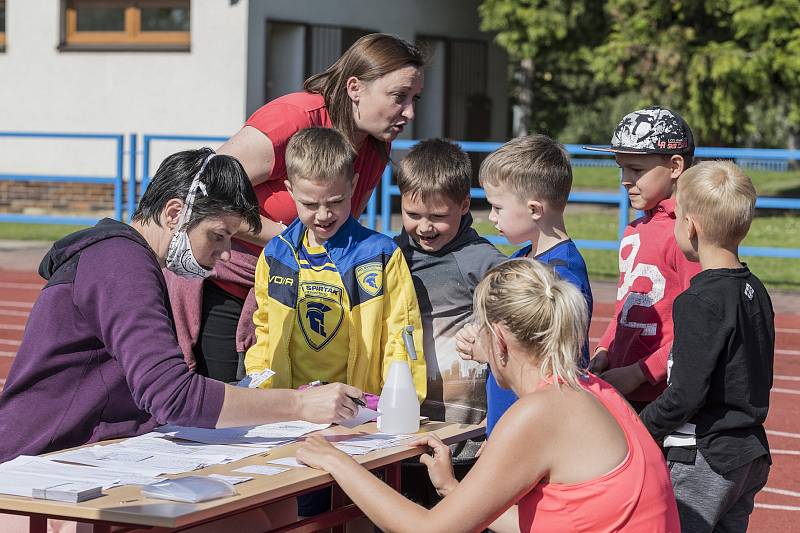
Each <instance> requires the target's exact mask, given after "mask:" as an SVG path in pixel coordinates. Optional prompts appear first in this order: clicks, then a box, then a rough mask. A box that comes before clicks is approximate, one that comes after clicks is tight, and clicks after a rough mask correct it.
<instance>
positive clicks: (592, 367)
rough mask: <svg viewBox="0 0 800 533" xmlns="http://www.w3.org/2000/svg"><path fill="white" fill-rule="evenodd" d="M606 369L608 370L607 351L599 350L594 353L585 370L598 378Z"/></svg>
mask: <svg viewBox="0 0 800 533" xmlns="http://www.w3.org/2000/svg"><path fill="white" fill-rule="evenodd" d="M606 368H608V350H606V349H605V348H600V349H598V350H597V351H596V352H594V357H592V360H591V361H589V366H588V368H587V369H586V370H588V371H589V372H591V373H592V374H595V375H598V376H599V375H600V374H601V373H602V372H604V371H605V369H606Z"/></svg>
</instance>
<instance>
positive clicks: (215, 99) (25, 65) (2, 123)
mask: <svg viewBox="0 0 800 533" xmlns="http://www.w3.org/2000/svg"><path fill="white" fill-rule="evenodd" d="M6 10H7V11H6V29H7V31H6V37H7V39H6V51H5V52H4V53H0V131H40V132H109V133H127V132H143V133H172V134H210V135H221V136H228V135H230V134H232V133H234V132H235V131H237V130H238V129H239V128H240V127H241V124H242V122H243V121H244V119H245V86H246V72H247V69H246V61H247V43H248V38H247V16H248V2H247V1H246V0H241V1H236V0H234V1H231V0H193V1H192V5H191V38H192V44H191V51H189V52H161V51H151V52H145V51H125V52H123V51H119V52H115V51H104V52H98V51H81V52H79V51H66V50H64V51H60V50H59V49H58V45H59V41H60V35H61V32H62V29H61V20H62V13H61V2H59V1H58V0H23V1H11V2H6ZM195 144H196V143H195ZM171 148H172V147H170V149H169V150H168V151H172V150H171ZM140 149H141V147H140ZM115 155H116V154H115V150H114V145H113V143H112V142H108V141H80V142H76V141H50V140H30V139H28V140H8V139H3V138H0V173H43V174H44V173H47V174H50V173H57V174H78V173H80V174H89V175H97V176H109V175H113V174H114V172H115V166H114V156H115ZM126 171H127V167H126Z"/></svg>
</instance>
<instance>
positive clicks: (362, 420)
mask: <svg viewBox="0 0 800 533" xmlns="http://www.w3.org/2000/svg"><path fill="white" fill-rule="evenodd" d="M377 418H378V411H373V410H372V409H368V408H366V407H361V406H360V405H359V406H358V412H357V413H356V416H354V417H353V418H350V419H348V420H344V421H342V422H340V423H339V425H340V426H344V427H346V428H354V427H356V426H360V425H361V424H366V423H367V422H372V421H373V420H376V419H377Z"/></svg>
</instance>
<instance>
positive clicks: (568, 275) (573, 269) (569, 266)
mask: <svg viewBox="0 0 800 533" xmlns="http://www.w3.org/2000/svg"><path fill="white" fill-rule="evenodd" d="M530 252H531V245H530V244H529V245H528V246H526V247H524V248H522V249H521V250H518V251H517V252H515V253H514V255H512V256H511V259H515V258H517V257H525V256H527V255H528V254H529V253H530ZM535 259H537V260H539V261H541V262H542V263H545V264H547V265H550V266H551V267H553V270H555V272H556V274H558V275H559V276H560V277H561V279H565V280H567V281H569V282H570V283H572V284H573V285H575V286H576V287H578V288H579V289H580V290H581V293H583V297H584V298H586V304H587V306H588V308H589V322H590V323H591V319H592V288H591V287H590V286H589V274H588V273H587V272H586V263H585V262H584V260H583V256H581V253H580V252H579V251H578V247H577V246H575V243H574V242H572V240H571V239H567V240H566V241H561V242H560V243H558V244H556V245H555V246H553V247H552V248H550V249H549V250H545V251H544V252H542V253H540V254H539V255H537V256H536V257H535ZM587 328H588V324H587ZM586 337H587V338H586V343H585V344H584V345H583V353H582V355H581V362H580V364H581V366H582V367H584V368H585V367H586V366H587V365H588V364H589V338H588V337H589V331H588V329H587V331H586ZM486 401H487V411H486V435H487V436H489V435H490V434H491V433H492V430H493V429H494V426H495V424H497V421H498V420H500V417H501V416H503V413H505V412H506V410H507V409H508V408H509V407H511V405H512V404H513V403H514V402H516V401H517V396H516V394H514V393H513V392H512V391H511V390H510V389H504V388H502V387H500V385H498V384H497V380H495V379H494V375H492V373H491V371H490V372H489V377H488V378H487V379H486Z"/></svg>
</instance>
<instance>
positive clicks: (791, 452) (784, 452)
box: [769, 448, 800, 455]
mask: <svg viewBox="0 0 800 533" xmlns="http://www.w3.org/2000/svg"><path fill="white" fill-rule="evenodd" d="M769 453H771V454H772V455H800V450H773V449H772V448H770V450H769Z"/></svg>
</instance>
